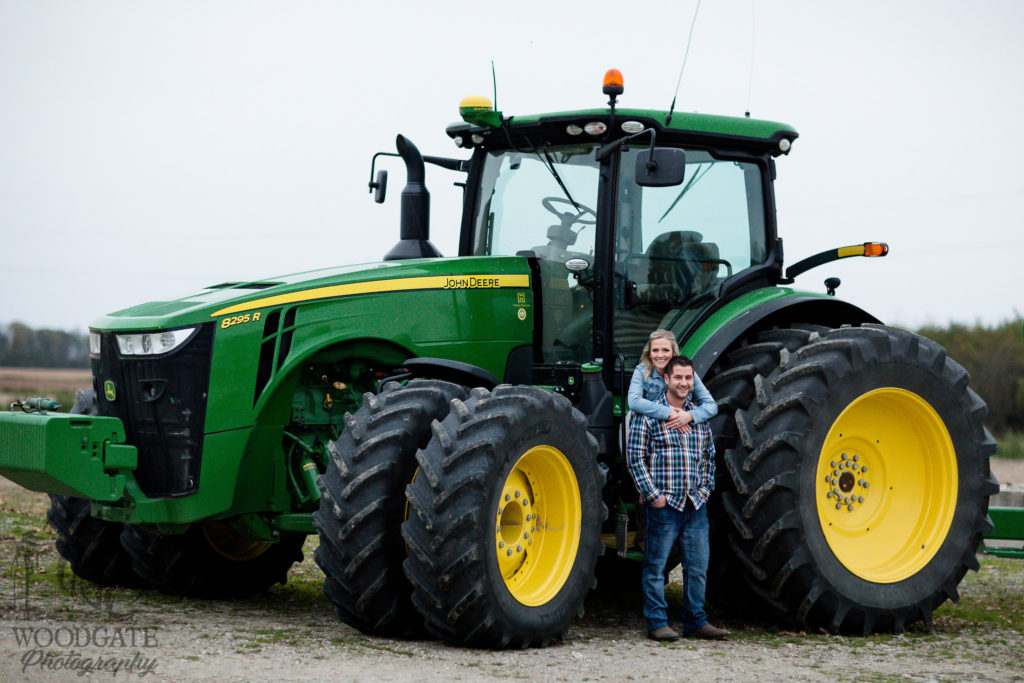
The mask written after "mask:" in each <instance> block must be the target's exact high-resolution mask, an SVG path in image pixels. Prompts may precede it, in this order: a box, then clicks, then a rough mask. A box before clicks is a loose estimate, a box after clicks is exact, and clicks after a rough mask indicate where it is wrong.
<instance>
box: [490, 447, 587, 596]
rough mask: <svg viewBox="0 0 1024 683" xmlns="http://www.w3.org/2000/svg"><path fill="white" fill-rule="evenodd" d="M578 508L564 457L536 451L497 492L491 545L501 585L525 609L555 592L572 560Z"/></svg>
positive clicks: (575, 486) (580, 513)
mask: <svg viewBox="0 0 1024 683" xmlns="http://www.w3.org/2000/svg"><path fill="white" fill-rule="evenodd" d="M582 519H583V509H582V506H581V504H580V487H579V484H578V483H577V481H576V475H575V474H574V473H573V471H572V465H570V464H569V461H568V459H566V457H565V455H564V454H563V453H562V452H561V451H560V450H558V449H557V448H553V447H551V446H536V447H534V448H531V449H530V450H528V451H527V452H526V453H524V454H523V456H522V457H521V458H519V461H518V462H516V464H515V466H514V467H513V468H512V471H511V472H510V473H509V475H508V478H506V479H505V484H504V485H503V486H502V489H501V496H500V498H499V500H498V508H497V512H496V516H495V532H494V545H495V552H496V553H497V559H498V568H499V570H500V571H501V576H502V578H503V579H504V580H505V586H506V587H507V588H508V590H509V592H510V593H511V594H512V597H514V598H515V599H516V600H518V601H519V602H520V603H522V604H524V605H527V606H529V607H536V606H538V605H543V604H546V603H547V602H549V601H550V600H551V599H552V598H554V597H555V595H556V594H557V593H558V591H559V590H561V588H562V586H563V585H564V584H565V581H566V579H568V578H569V573H570V572H571V571H572V566H573V564H574V562H575V560H576V551H577V550H578V548H579V544H580V528H581V522H582Z"/></svg>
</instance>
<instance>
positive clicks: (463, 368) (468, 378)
mask: <svg viewBox="0 0 1024 683" xmlns="http://www.w3.org/2000/svg"><path fill="white" fill-rule="evenodd" d="M402 367H403V368H405V370H406V372H404V373H402V374H400V375H394V376H391V377H387V378H385V379H384V380H382V382H381V383H382V384H383V382H387V381H392V380H403V379H409V378H412V377H429V378H432V379H441V380H445V381H446V382H454V383H455V384H461V385H462V386H465V387H471V388H472V387H484V388H485V389H488V390H490V389H493V388H494V387H496V386H498V378H497V377H495V376H494V375H492V374H491V373H489V372H487V371H486V370H484V369H483V368H480V367H477V366H476V365H472V364H470V363H462V362H460V361H457V360H448V359H446V358H423V357H421V358H409V359H407V360H406V361H405V362H404V363H402Z"/></svg>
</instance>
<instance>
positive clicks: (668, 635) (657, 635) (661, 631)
mask: <svg viewBox="0 0 1024 683" xmlns="http://www.w3.org/2000/svg"><path fill="white" fill-rule="evenodd" d="M647 637H648V638H650V639H651V640H658V641H661V642H663V643H671V642H672V641H673V640H679V634H678V633H676V632H675V631H673V630H672V629H671V628H669V627H668V626H661V627H659V628H656V629H654V630H653V631H648V632H647Z"/></svg>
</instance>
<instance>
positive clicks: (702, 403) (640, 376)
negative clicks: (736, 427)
mask: <svg viewBox="0 0 1024 683" xmlns="http://www.w3.org/2000/svg"><path fill="white" fill-rule="evenodd" d="M678 355H679V344H677V343H676V336H675V335H674V334H672V333H671V332H669V331H668V330H655V331H654V332H651V336H650V337H649V338H648V339H647V344H646V345H645V346H644V350H643V353H641V354H640V362H639V363H638V364H637V366H636V369H634V370H633V378H632V380H630V383H629V393H628V394H627V398H628V400H629V409H630V410H631V411H633V412H634V413H640V414H641V415H646V416H647V417H653V418H655V419H658V420H664V421H665V426H666V427H668V428H669V429H679V430H681V431H682V432H683V433H686V434H688V433H689V432H690V426H689V425H690V423H691V422H694V423H699V422H704V421H706V420H710V419H711V418H713V417H714V416H715V415H717V414H718V405H717V404H716V403H715V399H713V398H712V397H711V393H710V392H709V391H708V390H707V387H705V386H704V383H703V382H701V381H700V377H698V376H697V373H696V372H694V373H693V392H692V393H691V394H690V401H691V402H692V403H694V404H695V407H694V409H693V410H691V411H685V410H681V409H679V408H672V407H670V406H667V405H665V404H663V403H657V402H656V401H657V400H658V399H659V398H661V397H662V396H663V395H664V394H665V380H664V378H663V374H664V371H665V366H666V365H668V361H669V360H670V359H671V358H672V356H678Z"/></svg>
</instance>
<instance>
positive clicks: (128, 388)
mask: <svg viewBox="0 0 1024 683" xmlns="http://www.w3.org/2000/svg"><path fill="white" fill-rule="evenodd" d="M101 336H102V346H101V350H100V356H99V357H98V358H96V357H93V359H92V376H93V385H94V388H95V390H96V397H97V400H98V402H99V410H100V414H101V415H107V416H110V417H116V418H120V420H121V422H123V423H124V427H125V435H126V437H127V442H128V443H129V444H131V445H133V446H135V447H136V448H137V449H138V451H139V466H138V469H136V471H135V477H136V479H137V480H138V482H139V487H140V488H141V489H142V491H143V493H145V494H146V495H147V496H150V497H157V498H159V497H175V496H186V495H189V494H191V493H194V492H195V491H196V490H197V489H198V488H199V465H200V460H201V458H202V452H203V425H204V422H205V419H206V394H207V390H208V387H209V383H210V356H211V350H212V347H213V325H212V324H210V323H208V324H205V325H203V326H202V327H201V328H200V329H199V332H198V333H197V334H196V335H195V336H194V337H193V338H192V339H190V340H189V341H188V342H186V343H185V345H184V346H183V347H181V348H179V349H175V350H174V351H173V352H171V353H169V354H166V355H164V356H155V357H144V356H126V357H122V356H121V355H120V353H119V352H118V349H117V341H116V340H115V339H114V333H112V332H103V333H101ZM108 381H109V382H113V385H114V389H115V392H116V397H115V399H114V400H113V401H110V400H108V399H107V397H106V395H105V391H104V389H105V385H106V383H107V382H108Z"/></svg>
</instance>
